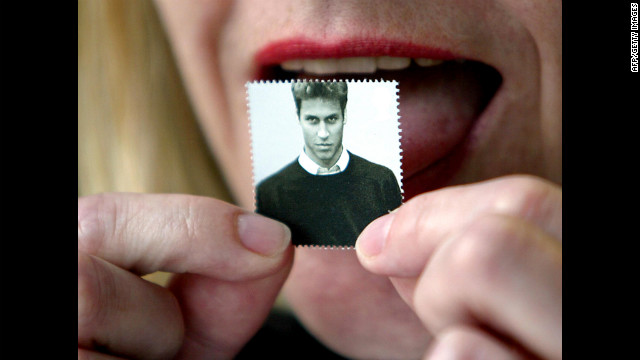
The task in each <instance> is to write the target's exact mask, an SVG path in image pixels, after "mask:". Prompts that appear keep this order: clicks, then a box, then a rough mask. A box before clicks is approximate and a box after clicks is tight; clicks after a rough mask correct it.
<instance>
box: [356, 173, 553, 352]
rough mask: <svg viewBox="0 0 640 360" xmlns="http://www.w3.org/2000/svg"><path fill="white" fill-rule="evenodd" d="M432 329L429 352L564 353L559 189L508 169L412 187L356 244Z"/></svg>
mask: <svg viewBox="0 0 640 360" xmlns="http://www.w3.org/2000/svg"><path fill="white" fill-rule="evenodd" d="M356 251H357V254H358V259H359V260H360V262H361V263H362V265H363V266H364V267H365V268H366V269H367V270H369V271H371V272H373V273H375V274H379V275H385V276H388V277H390V279H391V281H392V283H393V284H394V286H395V288H396V290H397V291H398V293H399V294H400V296H401V297H402V298H403V299H404V300H405V302H406V303H407V304H409V306H410V307H411V308H412V309H413V310H414V311H415V313H416V314H417V315H418V317H419V318H420V320H421V321H422V323H423V324H424V325H425V327H426V328H427V329H428V330H429V331H430V332H431V333H432V334H433V335H434V337H435V343H434V345H432V346H431V347H430V350H429V351H428V352H427V355H426V358H429V359H441V358H446V359H462V358H470V354H475V355H474V356H471V357H472V358H474V359H527V358H531V357H538V358H544V359H561V358H562V190H561V189H560V188H559V187H557V186H556V185H553V184H550V183H547V182H545V181H543V180H539V179H536V178H533V177H528V176H509V177H505V178H500V179H496V180H492V181H487V182H483V183H478V184H473V185H467V186H458V187H451V188H446V189H442V190H439V191H434V192H431V193H426V194H423V195H420V196H417V197H415V198H413V199H411V200H410V201H408V202H407V203H406V204H404V205H403V206H401V207H400V208H399V209H398V210H397V211H395V212H393V213H391V214H389V215H385V216H384V217H381V218H379V219H377V220H376V221H374V222H373V223H371V224H370V225H369V226H368V227H367V228H366V229H365V230H364V231H363V233H362V234H361V235H360V237H359V238H358V241H357V243H356Z"/></svg>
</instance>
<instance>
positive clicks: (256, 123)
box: [247, 80, 402, 248]
mask: <svg viewBox="0 0 640 360" xmlns="http://www.w3.org/2000/svg"><path fill="white" fill-rule="evenodd" d="M247 101H248V108H249V118H250V131H251V138H252V161H253V181H254V191H255V199H256V203H255V205H256V212H258V213H260V214H262V215H265V216H268V217H270V218H273V219H276V220H278V221H281V222H283V223H285V224H286V225H287V226H289V228H290V229H291V232H292V241H293V243H294V245H298V246H299V245H302V246H318V247H325V248H352V247H353V246H354V245H355V241H356V239H357V237H358V235H359V234H360V233H361V232H362V230H363V229H364V228H365V227H366V226H367V225H368V224H369V223H370V222H372V221H373V220H375V219H376V218H378V217H380V216H382V215H385V214H387V213H388V212H389V211H392V210H394V209H395V208H397V207H398V206H400V205H401V203H402V171H401V161H402V157H401V150H400V128H399V122H398V90H397V82H395V81H326V80H304V81H302V80H298V81H291V82H252V83H248V84H247Z"/></svg>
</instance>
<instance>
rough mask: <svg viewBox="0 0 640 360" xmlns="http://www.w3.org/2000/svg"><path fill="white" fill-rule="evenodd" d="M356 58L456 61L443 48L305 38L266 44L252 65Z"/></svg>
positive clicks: (385, 42)
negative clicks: (378, 57)
mask: <svg viewBox="0 0 640 360" xmlns="http://www.w3.org/2000/svg"><path fill="white" fill-rule="evenodd" d="M358 56H394V57H409V58H430V59H437V60H452V59H455V58H456V56H455V55H454V54H453V53H451V52H450V51H448V50H445V49H438V48H432V47H426V46H423V45H417V44H413V43H410V42H403V41H395V40H386V39H347V40H336V41H322V42H319V41H315V40H310V39H306V38H293V39H286V40H280V41H277V42H273V43H270V44H268V45H267V46H265V47H264V48H262V49H261V50H260V51H258V52H257V53H256V55H255V63H256V64H257V65H258V66H269V65H275V64H280V63H282V62H284V61H287V60H292V59H323V58H345V57H358Z"/></svg>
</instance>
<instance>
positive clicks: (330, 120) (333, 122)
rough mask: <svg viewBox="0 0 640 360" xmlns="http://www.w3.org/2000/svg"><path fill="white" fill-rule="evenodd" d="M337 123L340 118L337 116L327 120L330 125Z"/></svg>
mask: <svg viewBox="0 0 640 360" xmlns="http://www.w3.org/2000/svg"><path fill="white" fill-rule="evenodd" d="M336 121H338V117H337V116H331V117H329V118H327V122H328V123H329V124H335V123H336Z"/></svg>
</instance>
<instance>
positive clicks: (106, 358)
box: [78, 348, 125, 360]
mask: <svg viewBox="0 0 640 360" xmlns="http://www.w3.org/2000/svg"><path fill="white" fill-rule="evenodd" d="M78 360H125V359H124V358H121V357H118V356H112V355H106V354H101V353H98V352H95V351H91V350H86V349H80V348H78Z"/></svg>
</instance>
